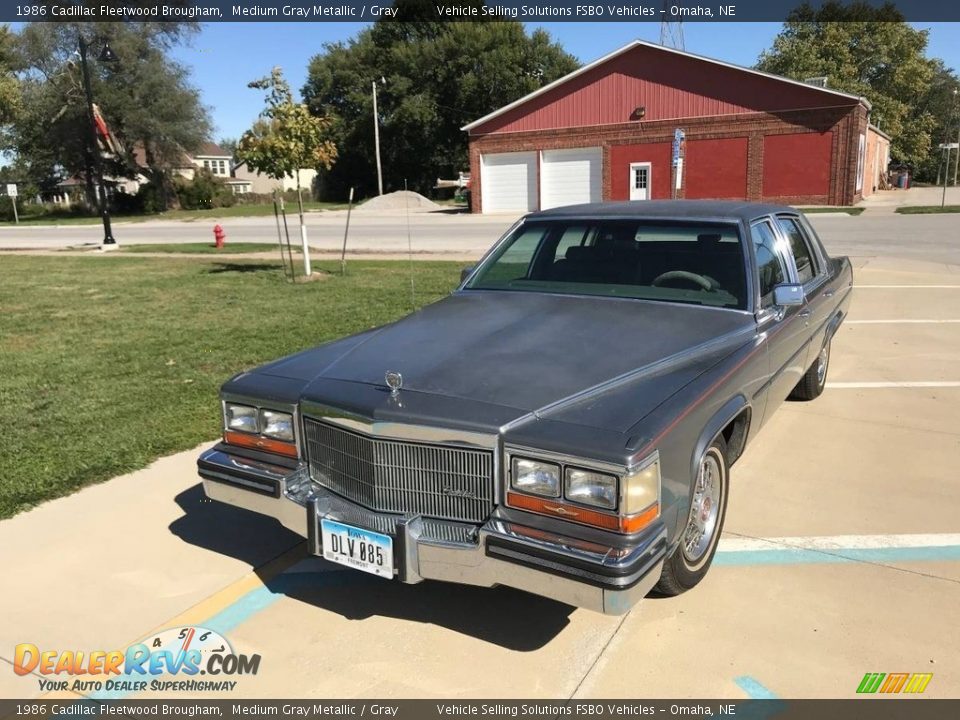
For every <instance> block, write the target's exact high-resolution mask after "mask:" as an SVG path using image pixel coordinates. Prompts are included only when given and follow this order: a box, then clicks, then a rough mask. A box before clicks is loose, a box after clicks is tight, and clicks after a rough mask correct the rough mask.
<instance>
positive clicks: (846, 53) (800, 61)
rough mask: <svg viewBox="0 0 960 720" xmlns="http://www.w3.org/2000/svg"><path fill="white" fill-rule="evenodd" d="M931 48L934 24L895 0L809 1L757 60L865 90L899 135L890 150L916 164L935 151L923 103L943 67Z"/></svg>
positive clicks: (878, 115) (879, 117)
mask: <svg viewBox="0 0 960 720" xmlns="http://www.w3.org/2000/svg"><path fill="white" fill-rule="evenodd" d="M926 47H927V31H926V30H916V29H914V28H912V27H910V25H908V24H907V23H906V22H904V18H903V15H902V14H901V13H900V11H899V10H897V8H896V7H895V6H894V5H893V4H890V3H888V4H885V5H883V6H880V7H873V6H871V5H868V4H867V3H865V2H854V3H850V4H840V3H839V2H836V0H831V1H830V2H827V3H825V4H824V5H822V6H821V7H819V8H812V7H811V6H810V5H808V4H806V3H804V4H803V5H801V6H799V7H798V8H797V9H796V10H793V11H792V12H791V13H790V15H789V16H788V17H787V21H786V22H785V23H784V24H783V29H782V30H781V31H780V34H779V35H777V37H776V38H775V39H774V41H773V47H772V48H771V49H770V50H767V51H765V52H763V53H762V54H761V56H760V61H759V63H758V64H757V67H758V68H759V69H760V70H765V71H767V72H771V73H776V74H777V75H783V76H785V77H789V78H794V79H797V80H803V79H804V78H808V77H813V76H819V75H825V76H827V82H828V83H829V87H830V88H833V89H836V90H841V91H843V92H848V93H852V94H854V95H861V96H863V97H866V98H867V99H868V100H869V101H870V103H871V104H872V106H873V108H872V110H871V122H873V123H874V124H876V125H879V126H880V128H881V129H882V130H884V131H885V132H887V133H888V134H890V135H891V136H892V138H893V139H892V142H891V155H892V156H893V157H894V158H896V159H897V160H900V161H902V162H907V163H911V164H917V163H921V162H923V161H924V160H926V158H927V156H928V154H929V152H930V144H931V131H932V130H933V129H934V126H935V124H936V121H935V119H934V118H933V116H932V115H931V114H930V112H929V111H928V110H926V109H924V100H925V98H926V97H927V95H928V93H929V91H930V87H931V81H932V79H933V76H934V72H935V67H936V66H935V61H932V60H929V59H927V58H926V57H925V54H924V53H925V51H926Z"/></svg>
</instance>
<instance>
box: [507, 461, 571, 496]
mask: <svg viewBox="0 0 960 720" xmlns="http://www.w3.org/2000/svg"><path fill="white" fill-rule="evenodd" d="M512 470H513V472H512V473H511V475H512V476H513V477H512V480H511V484H512V485H513V488H514V489H515V490H519V491H520V492H525V493H530V494H532V495H543V496H545V497H560V466H559V465H557V464H555V463H549V462H543V461H542V460H528V459H527V458H516V457H515V458H513V468H512Z"/></svg>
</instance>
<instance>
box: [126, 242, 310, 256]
mask: <svg viewBox="0 0 960 720" xmlns="http://www.w3.org/2000/svg"><path fill="white" fill-rule="evenodd" d="M290 249H291V250H293V253H294V254H297V253H301V252H303V248H301V247H300V245H299V244H295V242H293V241H291V243H290ZM120 252H124V253H133V254H134V255H136V254H137V253H168V254H173V255H176V254H186V255H217V254H220V255H223V254H224V253H259V252H262V253H266V252H272V253H278V254H279V252H280V246H279V245H277V243H247V242H244V243H238V242H233V243H231V242H228V243H227V244H226V245H225V246H224V247H223V248H221V249H217V247H216V246H215V245H214V244H213V243H202V242H198V243H156V244H149V245H121V246H120ZM283 252H284V256H286V252H287V249H286V245H284V249H283ZM310 252H315V253H319V252H323V251H322V250H320V249H319V248H310Z"/></svg>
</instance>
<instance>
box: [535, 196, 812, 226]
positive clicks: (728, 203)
mask: <svg viewBox="0 0 960 720" xmlns="http://www.w3.org/2000/svg"><path fill="white" fill-rule="evenodd" d="M779 212H792V213H796V212H797V210H796V208H792V207H790V206H789V205H774V204H771V203H753V202H743V201H741V200H634V201H626V202H601V203H587V204H585V205H565V206H564V207H558V208H553V209H551V210H542V211H540V212H534V213H530V214H529V215H527V218H529V219H531V220H537V219H549V218H566V217H571V216H579V217H631V218H690V219H697V218H700V219H711V220H716V219H730V220H745V221H750V220H753V219H754V218H756V217H760V216H761V215H769V214H770V213H779Z"/></svg>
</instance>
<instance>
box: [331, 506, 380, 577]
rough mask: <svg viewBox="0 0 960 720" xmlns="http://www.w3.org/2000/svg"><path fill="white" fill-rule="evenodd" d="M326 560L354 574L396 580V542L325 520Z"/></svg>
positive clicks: (366, 531)
mask: <svg viewBox="0 0 960 720" xmlns="http://www.w3.org/2000/svg"><path fill="white" fill-rule="evenodd" d="M320 532H321V534H322V540H323V557H324V559H325V560H329V561H330V562H335V563H339V564H340V565H346V566H347V567H351V568H354V569H355V570H363V571H364V572H368V573H373V574H374V575H379V576H380V577H385V578H389V579H393V538H391V537H390V536H389V535H381V534H380V533H375V532H370V531H369V530H362V529H361V528H356V527H353V526H351V525H344V524H343V523H339V522H337V521H335V520H327V519H325V518H324V519H322V520H321V521H320Z"/></svg>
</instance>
